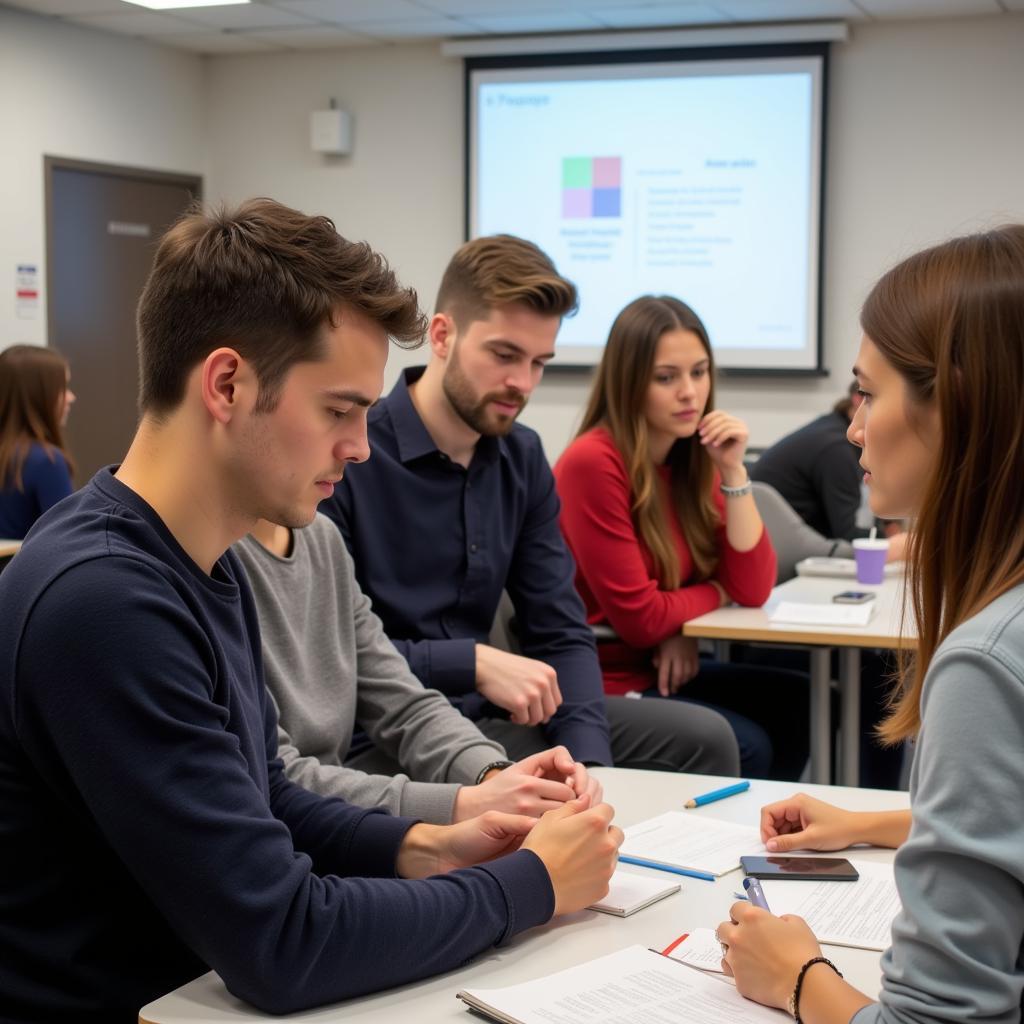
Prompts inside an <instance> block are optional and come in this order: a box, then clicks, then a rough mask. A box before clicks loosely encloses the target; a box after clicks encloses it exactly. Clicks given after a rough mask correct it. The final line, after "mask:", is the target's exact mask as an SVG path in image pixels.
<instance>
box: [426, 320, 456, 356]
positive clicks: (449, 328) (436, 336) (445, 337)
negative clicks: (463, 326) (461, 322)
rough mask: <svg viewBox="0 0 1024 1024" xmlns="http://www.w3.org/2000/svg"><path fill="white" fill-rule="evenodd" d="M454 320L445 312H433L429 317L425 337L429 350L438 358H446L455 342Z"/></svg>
mask: <svg viewBox="0 0 1024 1024" xmlns="http://www.w3.org/2000/svg"><path fill="white" fill-rule="evenodd" d="M455 336H456V332H455V321H454V320H453V319H452V318H451V317H450V316H449V315H448V314H447V313H435V314H434V315H433V316H432V317H431V318H430V326H429V327H428V328H427V337H428V338H429V339H430V348H431V351H432V352H433V353H434V355H435V356H437V358H438V359H447V358H448V355H449V353H450V352H451V350H452V346H453V345H454V344H455Z"/></svg>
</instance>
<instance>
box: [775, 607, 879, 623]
mask: <svg viewBox="0 0 1024 1024" xmlns="http://www.w3.org/2000/svg"><path fill="white" fill-rule="evenodd" d="M877 604H878V602H877V601H867V602H866V603H865V604H826V603H825V602H821V603H819V604H801V603H799V602H797V601H780V602H779V603H778V604H777V605H776V606H775V610H774V611H773V612H772V613H771V615H769V616H768V620H769V622H785V623H787V624H790V625H797V626H866V625H867V624H868V622H870V620H871V616H872V615H874V614H875V605H877Z"/></svg>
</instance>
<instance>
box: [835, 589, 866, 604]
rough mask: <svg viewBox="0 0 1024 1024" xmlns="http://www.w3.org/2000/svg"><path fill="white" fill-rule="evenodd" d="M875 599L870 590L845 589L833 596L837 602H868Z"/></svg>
mask: <svg viewBox="0 0 1024 1024" xmlns="http://www.w3.org/2000/svg"><path fill="white" fill-rule="evenodd" d="M874 599H875V595H874V594H873V593H871V591H870V590H844V591H842V592H841V593H839V594H836V595H834V596H833V598H832V600H833V601H834V602H835V603H836V604H867V603H868V601H873V600H874Z"/></svg>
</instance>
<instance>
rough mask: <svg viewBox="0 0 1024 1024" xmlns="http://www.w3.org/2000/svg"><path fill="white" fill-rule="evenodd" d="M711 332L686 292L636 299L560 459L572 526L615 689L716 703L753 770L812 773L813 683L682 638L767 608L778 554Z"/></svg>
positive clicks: (592, 618)
mask: <svg viewBox="0 0 1024 1024" xmlns="http://www.w3.org/2000/svg"><path fill="white" fill-rule="evenodd" d="M713 373H714V359H713V356H712V352H711V344H710V342H709V340H708V335H707V331H706V330H705V328H704V325H703V324H702V323H701V321H700V319H699V317H698V316H697V314H696V313H694V312H693V310H692V309H690V307H689V306H687V305H685V304H684V303H682V302H680V301H679V300H678V299H674V298H671V297H670V296H659V297H655V296H651V295H648V296H644V297H643V298H640V299H637V300H636V301H634V302H631V303H630V304H629V305H628V306H626V308H625V309H623V310H622V312H621V313H620V314H619V315H618V317H617V318H616V320H615V323H614V324H613V325H612V329H611V333H610V335H609V337H608V343H607V345H606V346H605V351H604V356H603V358H602V360H601V365H600V366H599V367H598V370H597V376H596V379H595V382H594V387H593V391H592V392H591V396H590V401H589V403H588V406H587V411H586V413H585V414H584V418H583V425H582V427H581V428H580V432H579V434H578V435H577V437H576V439H575V440H574V441H573V442H572V444H571V445H570V446H569V447H568V448H567V449H566V451H565V453H564V454H563V455H562V457H561V459H559V460H558V464H557V465H556V466H555V480H556V482H557V486H558V492H559V496H560V497H561V501H562V513H561V525H562V532H563V533H564V534H565V538H566V541H567V542H568V545H569V548H570V549H571V551H572V554H573V556H574V558H575V559H576V566H577V571H576V587H577V589H578V590H579V592H580V595H581V596H582V598H583V602H584V604H585V605H586V608H587V617H588V621H589V622H590V623H591V625H599V624H604V625H608V626H611V628H612V629H613V630H614V631H615V632H616V633H617V634H618V639H617V640H615V641H611V642H606V643H601V644H600V645H599V646H598V653H599V655H600V658H601V667H602V670H603V673H604V682H605V690H606V691H607V692H608V693H613V694H624V693H631V692H637V693H640V694H642V695H644V696H661V697H674V698H676V699H678V700H692V701H695V702H698V703H702V704H708V705H710V706H712V707H714V708H715V709H716V710H718V711H720V712H721V713H722V714H723V715H724V716H725V717H726V718H727V719H728V720H729V722H730V724H731V725H732V727H733V731H734V732H735V733H736V738H737V740H738V742H739V746H740V759H741V766H742V771H743V773H744V774H745V775H752V776H756V777H762V778H764V777H772V778H790V779H796V778H798V777H799V775H800V772H801V771H802V769H803V765H804V762H805V761H806V759H807V746H808V743H807V726H806V722H807V714H806V712H805V709H806V706H807V700H808V696H807V677H806V676H805V675H803V674H801V673H798V672H788V671H785V670H781V669H779V670H777V669H769V668H762V667H752V666H749V665H730V664H726V663H720V662H714V661H711V660H709V659H701V658H699V657H698V653H697V643H696V641H695V640H692V639H690V638H688V637H684V636H683V635H682V633H681V630H682V625H683V623H684V622H686V621H687V620H689V619H693V618H696V617H697V616H698V615H703V614H704V613H705V612H709V611H713V610H714V609H716V608H719V607H721V606H722V605H724V604H728V603H730V602H736V603H737V604H742V605H760V604H763V603H764V601H765V600H766V599H767V597H768V594H769V592H770V591H771V588H772V586H773V584H774V583H775V552H774V550H773V549H772V545H771V540H770V539H769V537H768V534H767V531H766V530H765V529H764V526H763V524H762V523H761V517H760V516H759V515H758V512H757V506H756V505H755V504H754V499H753V496H752V495H751V493H750V482H749V480H748V478H747V471H746V468H745V467H744V464H743V454H744V451H745V450H746V446H747V428H746V426H745V424H744V423H743V422H742V421H740V420H738V419H736V417H734V416H730V415H729V414H728V413H726V412H723V411H722V410H720V409H715V408H714V387H713V380H712V378H713Z"/></svg>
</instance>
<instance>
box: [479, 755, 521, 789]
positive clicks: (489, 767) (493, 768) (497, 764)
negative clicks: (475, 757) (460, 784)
mask: <svg viewBox="0 0 1024 1024" xmlns="http://www.w3.org/2000/svg"><path fill="white" fill-rule="evenodd" d="M514 764H515V761H492V762H491V763H490V764H485V765H484V766H483V768H481V769H480V771H478V772H477V773H476V783H475V784H476V785H477V786H479V785H480V784H481V783H482V782H483V781H484V779H485V778H486V777H487V773H488V772H503V771H504V770H505V769H506V768H511V767H512V765H514Z"/></svg>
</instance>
